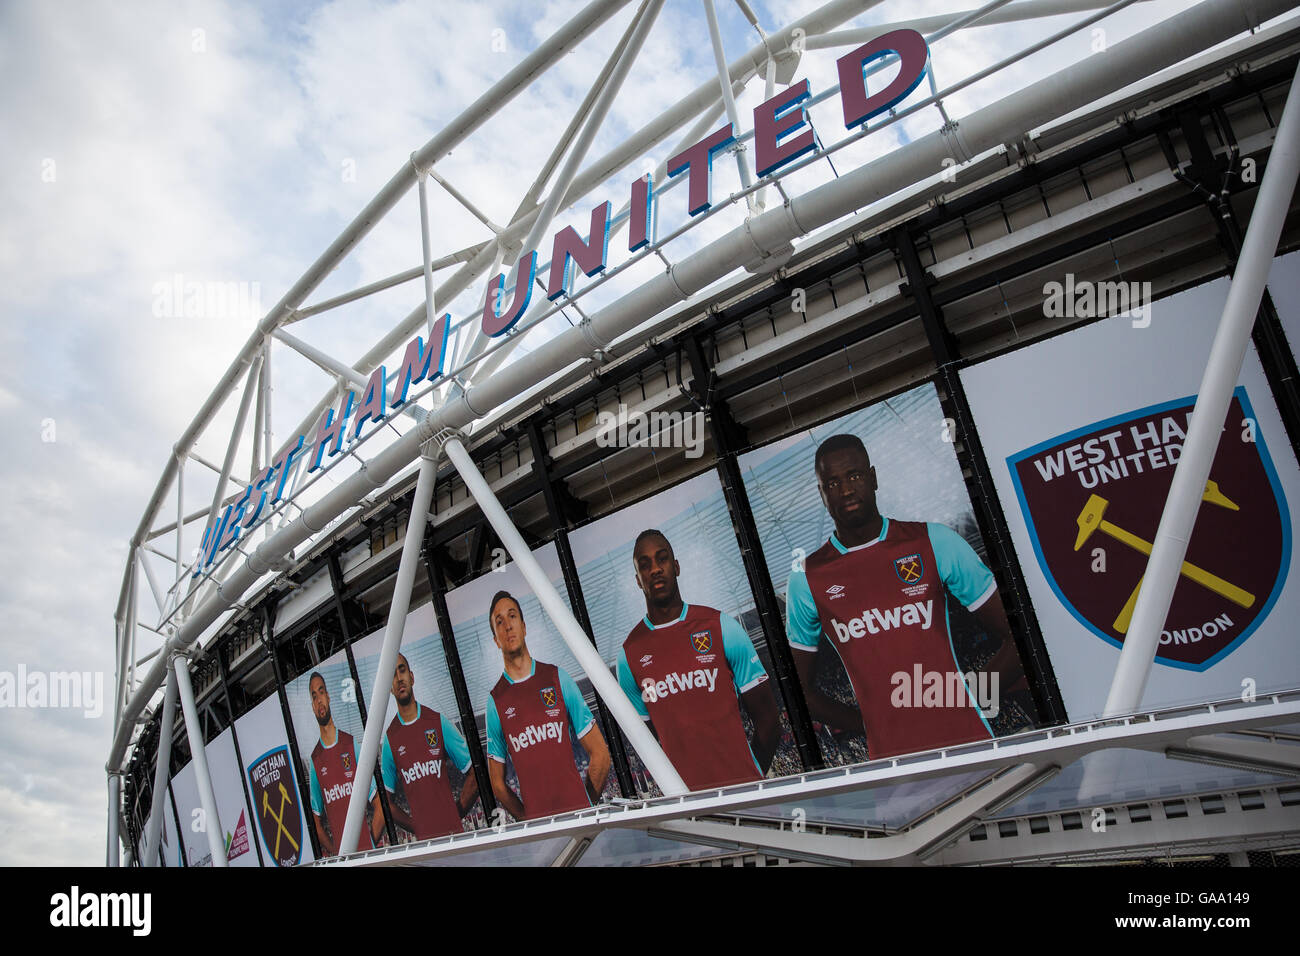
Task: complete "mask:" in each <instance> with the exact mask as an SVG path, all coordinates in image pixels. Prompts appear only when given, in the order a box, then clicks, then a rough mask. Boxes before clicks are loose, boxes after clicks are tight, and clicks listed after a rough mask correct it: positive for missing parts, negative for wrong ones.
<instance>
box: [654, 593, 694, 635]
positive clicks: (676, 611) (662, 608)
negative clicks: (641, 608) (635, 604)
mask: <svg viewBox="0 0 1300 956" xmlns="http://www.w3.org/2000/svg"><path fill="white" fill-rule="evenodd" d="M683 607H685V604H684V603H683V602H682V597H681V595H680V594H677V595H674V596H673V600H672V602H671V603H669V604H647V605H646V609H645V616H646V617H648V618H649V619H650V623H651V624H653V625H654V626H655V627H662V626H663V625H665V624H671V623H673V621H675V620H677V619H678V618H679V617H681V616H682V608H683Z"/></svg>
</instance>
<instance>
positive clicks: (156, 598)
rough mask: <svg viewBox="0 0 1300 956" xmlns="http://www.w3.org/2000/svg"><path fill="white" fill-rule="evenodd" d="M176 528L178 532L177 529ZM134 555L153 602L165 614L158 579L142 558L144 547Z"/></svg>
mask: <svg viewBox="0 0 1300 956" xmlns="http://www.w3.org/2000/svg"><path fill="white" fill-rule="evenodd" d="M177 530H178V532H179V529H177ZM135 556H136V560H138V561H139V562H140V567H142V568H144V576H145V579H146V580H147V581H148V582H149V590H150V591H152V592H153V602H154V604H156V605H158V613H159V614H166V613H167V609H166V608H165V607H163V605H164V603H166V602H165V601H164V600H163V592H162V588H161V587H159V585H158V579H157V578H155V577H154V576H153V569H152V568H151V567H149V562H148V561H146V560H145V558H144V549H143V548H141V549H140V550H138V551H136V553H135Z"/></svg>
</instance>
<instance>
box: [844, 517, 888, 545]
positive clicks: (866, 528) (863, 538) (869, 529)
mask: <svg viewBox="0 0 1300 956" xmlns="http://www.w3.org/2000/svg"><path fill="white" fill-rule="evenodd" d="M884 526H885V519H884V518H882V517H881V516H880V515H879V514H877V515H876V516H875V517H874V518H872V519H871V520H870V521H867V522H866V523H864V524H860V525H856V526H850V527H848V528H836V529H835V537H837V538H839V539H840V544H842V545H844V547H846V548H856V547H858V545H862V544H869V543H870V542H872V541H875V540H876V539H877V538H879V537H880V530H881V529H882V528H883V527H884Z"/></svg>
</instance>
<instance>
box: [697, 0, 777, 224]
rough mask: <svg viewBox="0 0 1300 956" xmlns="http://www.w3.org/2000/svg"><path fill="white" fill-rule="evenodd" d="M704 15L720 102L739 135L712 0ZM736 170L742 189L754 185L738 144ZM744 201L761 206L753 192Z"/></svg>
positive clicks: (707, 0)
mask: <svg viewBox="0 0 1300 956" xmlns="http://www.w3.org/2000/svg"><path fill="white" fill-rule="evenodd" d="M704 15H705V18H706V19H707V20H708V21H709V39H710V41H712V43H713V59H714V60H716V61H717V64H718V82H719V84H720V85H721V87H722V102H723V103H724V104H725V105H726V107H727V119H729V120H730V121H731V129H732V132H733V133H734V134H736V135H739V134H740V112H739V111H738V110H737V109H736V98H735V97H734V96H732V95H731V75H730V72H729V71H728V69H727V54H726V53H725V52H724V51H723V49H722V32H721V30H719V28H718V12H717V10H715V9H714V8H713V0H704ZM774 78H775V75H774ZM736 170H737V171H738V172H739V173H740V185H741V187H742V188H743V189H748V188H749V187H750V186H752V185H754V177H753V175H752V174H751V173H750V171H749V164H748V163H747V162H745V153H744V150H743V149H742V148H740V147H739V144H737V148H736ZM745 203H746V205H747V206H748V207H749V211H750V212H751V213H754V212H757V211H758V210H759V209H760V208H761V207H760V206H759V205H758V203H757V201H756V199H755V197H754V194H753V193H750V194H749V195H747V196H746V197H745Z"/></svg>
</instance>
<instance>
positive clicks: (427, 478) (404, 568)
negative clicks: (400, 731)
mask: <svg viewBox="0 0 1300 956" xmlns="http://www.w3.org/2000/svg"><path fill="white" fill-rule="evenodd" d="M431 450H432V449H430V448H428V446H426V447H425V453H424V457H423V458H421V459H420V473H419V477H417V478H416V480H415V496H414V498H413V499H412V501H411V516H410V519H409V520H408V521H407V522H406V539H405V541H404V542H403V544H402V557H401V560H400V561H399V562H398V564H397V582H396V583H395V584H394V585H393V600H392V603H391V604H389V606H388V623H387V624H386V625H385V627H384V646H383V648H382V649H381V650H380V652H379V665H378V669H377V670H376V671H375V683H374V686H373V687H371V689H370V696H369V697H368V698H366V699H367V701H369V711H370V712H369V714H368V719H367V720H366V726H365V731H364V733H363V735H362V739H361V752H360V753H359V754H357V779H356V784H355V785H354V786H353V787H352V796H351V797H350V798H349V799H348V815H347V819H346V820H345V821H344V823H343V835H342V837H341V838H340V839H339V854H340V855H346V854H348V853H354V852H356V849H357V841H358V840H359V839H360V837H361V826H362V824H363V823H364V822H365V807H366V804H367V803H369V793H370V790H369V788H368V787H367V786H366V781H367V780H369V779H370V777H371V776H372V775H373V774H374V772H375V760H376V759H378V757H379V742H380V738H381V736H382V735H383V732H384V713H385V706H384V703H385V702H386V701H387V700H388V694H389V692H390V689H391V688H392V684H393V671H394V670H396V668H397V652H398V650H399V649H400V648H401V646H402V633H403V631H404V630H405V629H406V612H407V611H408V610H409V609H410V606H411V585H412V584H413V583H414V581H415V571H416V568H417V567H418V566H419V560H420V547H421V545H422V544H423V542H424V528H425V525H426V524H427V523H428V521H429V505H430V503H431V502H432V501H433V484H434V479H435V477H436V475H437V471H438V460H437V458H436V457H435V456H433V455H430V454H429V452H430V451H431Z"/></svg>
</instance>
